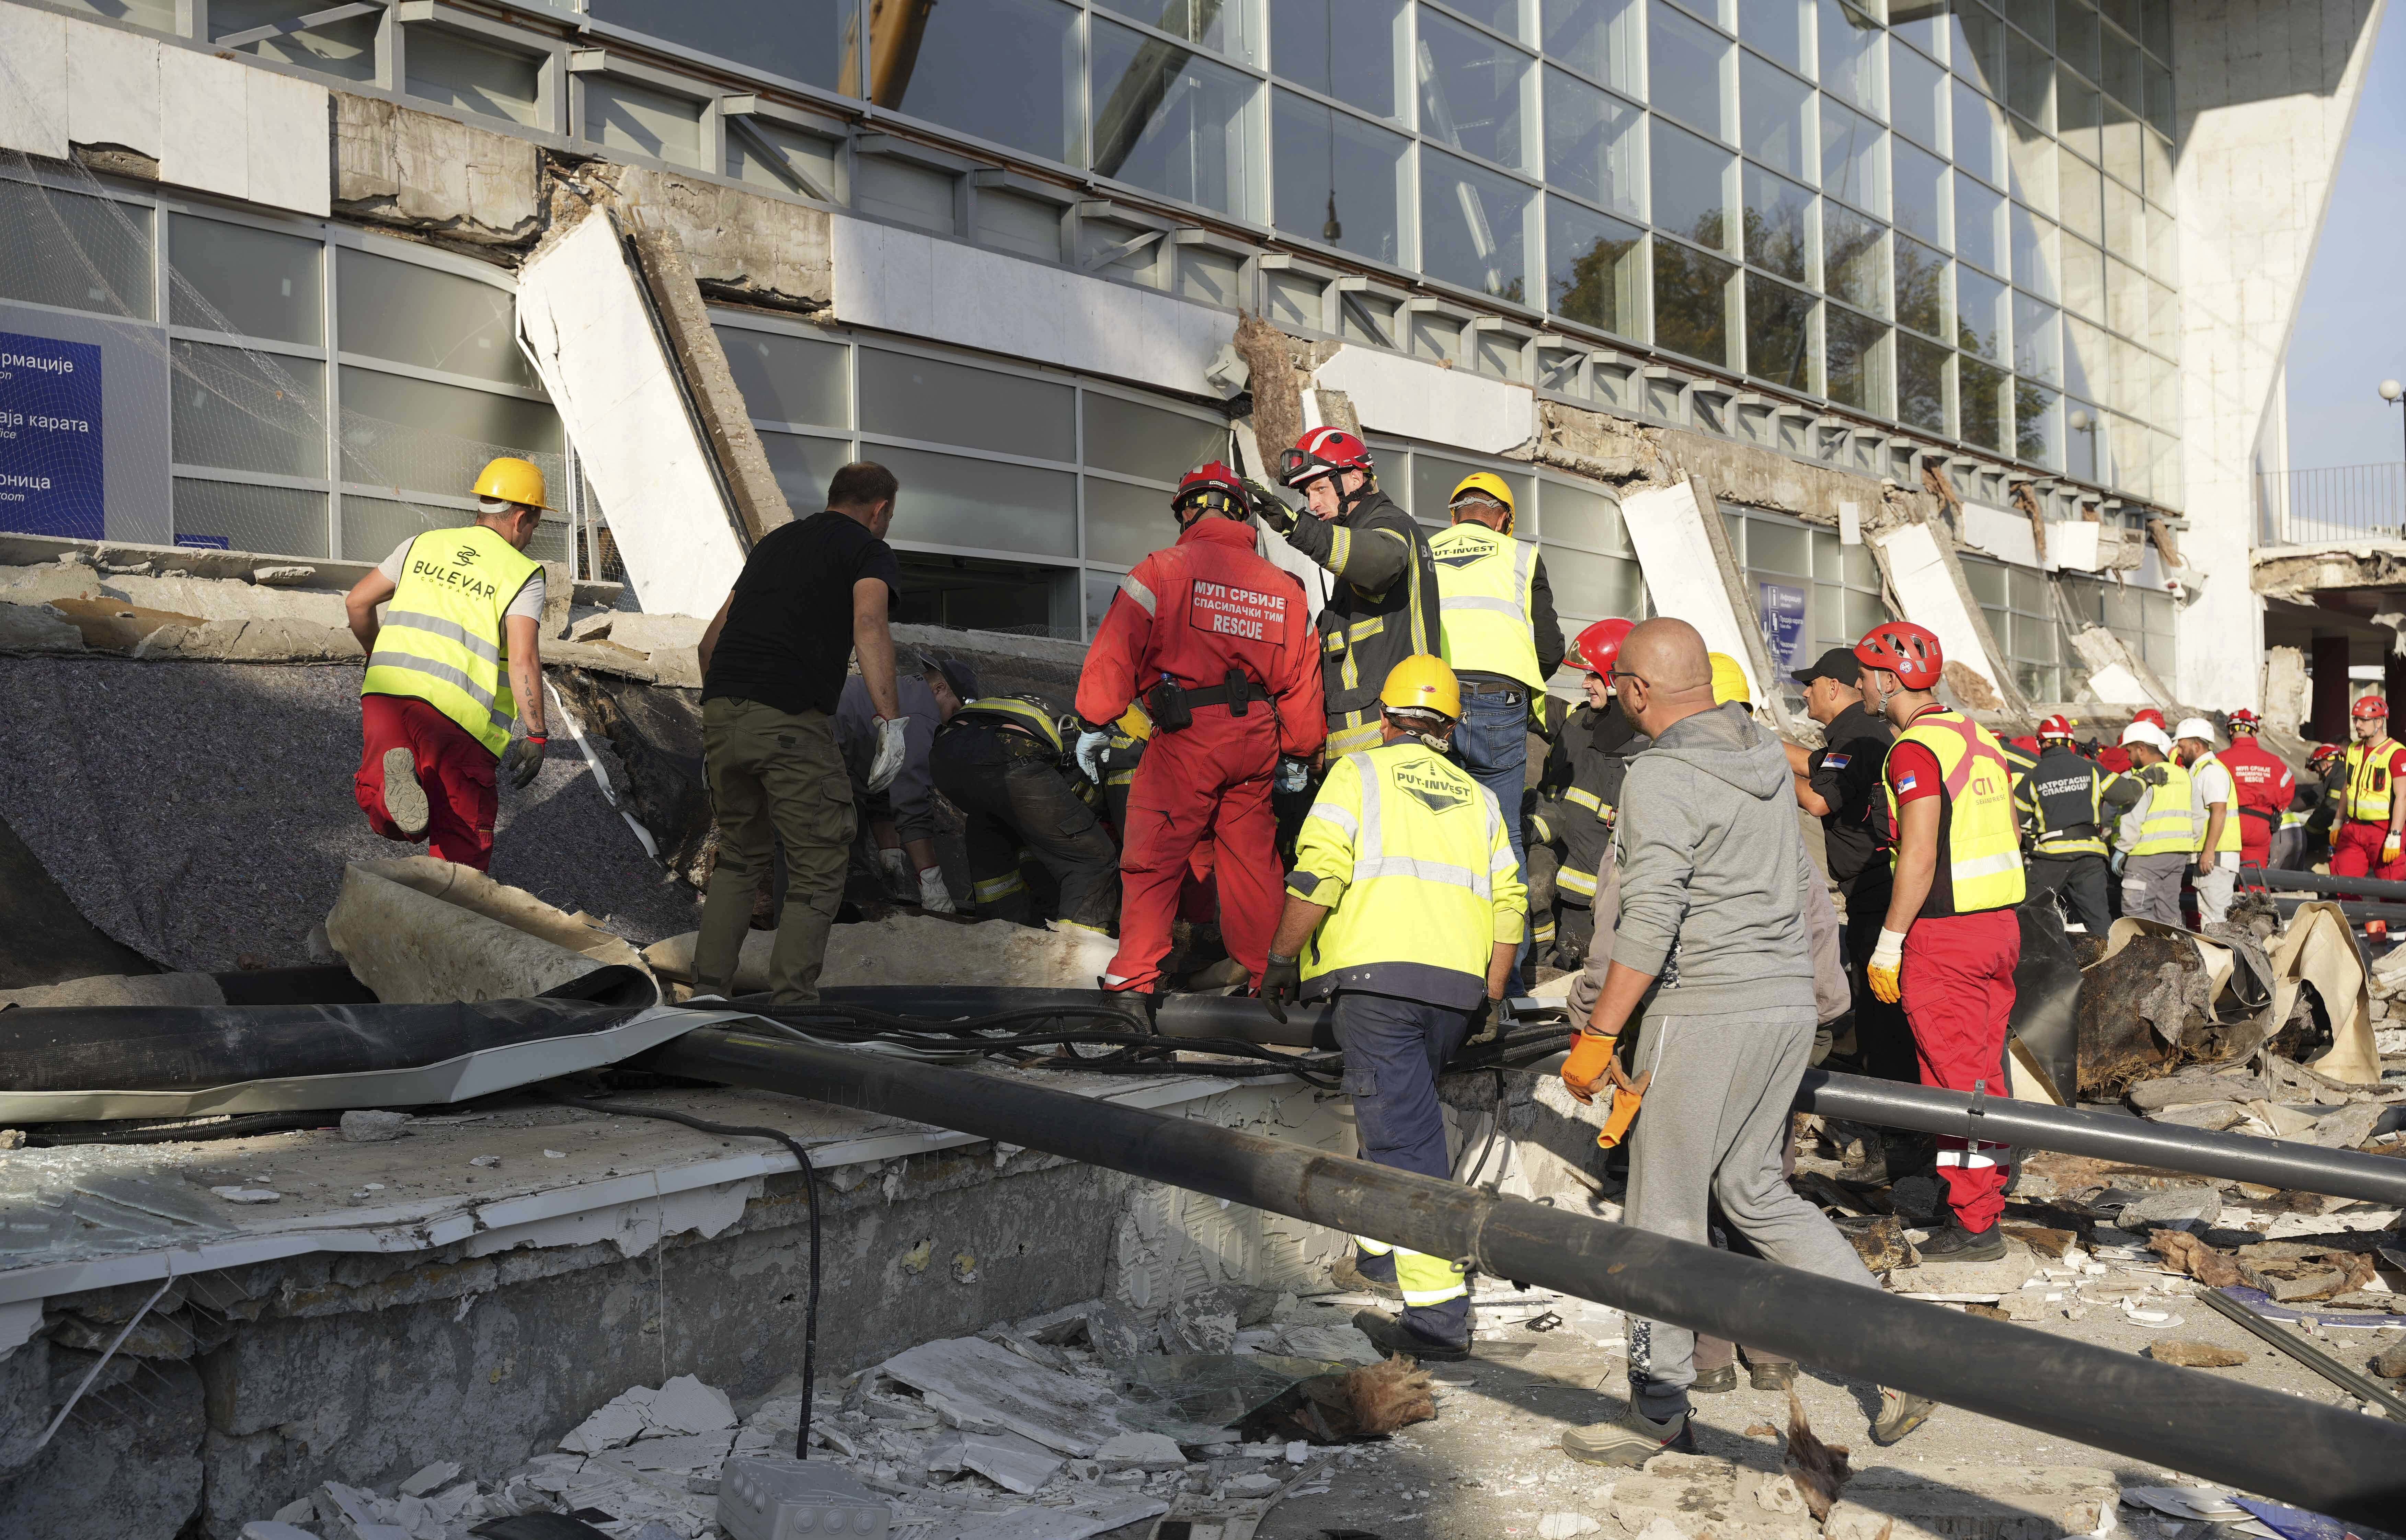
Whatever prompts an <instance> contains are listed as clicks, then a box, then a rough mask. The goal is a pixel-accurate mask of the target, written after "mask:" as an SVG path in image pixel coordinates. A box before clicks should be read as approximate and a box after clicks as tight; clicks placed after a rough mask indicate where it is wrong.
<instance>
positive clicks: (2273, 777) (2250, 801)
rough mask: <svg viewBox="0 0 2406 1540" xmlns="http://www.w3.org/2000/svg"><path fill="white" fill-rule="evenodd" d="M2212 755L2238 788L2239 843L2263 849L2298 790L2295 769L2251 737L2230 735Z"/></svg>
mask: <svg viewBox="0 0 2406 1540" xmlns="http://www.w3.org/2000/svg"><path fill="white" fill-rule="evenodd" d="M2215 758H2216V759H2219V760H2221V761H2222V768H2223V769H2224V770H2229V772H2230V779H2231V781H2232V783H2233V784H2236V785H2237V786H2238V788H2239V808H2238V812H2239V814H2240V816H2241V820H2242V821H2241V823H2240V825H2239V834H2240V841H2241V843H2242V844H2243V846H2244V848H2246V849H2248V850H2254V851H2261V850H2264V849H2265V848H2266V847H2268V846H2270V845H2271V844H2272V832H2273V830H2275V829H2277V828H2279V827H2281V817H2282V815H2283V814H2284V813H2286V812H2288V811H2289V803H2290V801H2291V800H2292V799H2294V798H2296V796H2297V794H2298V772H2297V771H2295V770H2291V769H2290V768H2289V765H2288V761H2286V760H2285V759H2283V758H2282V757H2281V756H2279V755H2277V754H2274V753H2272V751H2271V750H2269V749H2267V748H2264V747H2263V746H2262V745H2261V744H2259V743H2257V742H2256V740H2254V739H2253V738H2246V737H2240V738H2234V739H2232V740H2231V741H2230V746H2229V748H2227V749H2224V750H2223V751H2222V752H2220V753H2219V754H2216V755H2215Z"/></svg>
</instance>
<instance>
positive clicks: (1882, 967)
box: [1864, 926, 1904, 1005]
mask: <svg viewBox="0 0 2406 1540" xmlns="http://www.w3.org/2000/svg"><path fill="white" fill-rule="evenodd" d="M1864 971H1865V972H1867V973H1869V974H1870V975H1871V983H1872V993H1873V994H1874V995H1875V996H1879V998H1880V999H1882V1000H1884V1001H1886V1002H1887V1003H1888V1004H1889V1005H1894V1004H1896V1003H1897V1001H1898V1000H1900V999H1902V998H1903V997H1904V931H1902V930H1889V929H1888V928H1886V927H1885V926H1883V927H1882V928H1881V930H1880V933H1879V945H1877V946H1875V947H1874V948H1872V956H1871V962H1870V965H1869V966H1868V967H1867V968H1865V969H1864Z"/></svg>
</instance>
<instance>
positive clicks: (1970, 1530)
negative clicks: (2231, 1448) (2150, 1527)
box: [1821, 1465, 2122, 1540]
mask: <svg viewBox="0 0 2406 1540" xmlns="http://www.w3.org/2000/svg"><path fill="white" fill-rule="evenodd" d="M2121 1499H2122V1489H2121V1485H2120V1483H2119V1482H2118V1481H2117V1480H2116V1477H2115V1476H2114V1473H2113V1472H2111V1471H2107V1470H2101V1469H2098V1468H2095V1467H2093V1466H2086V1465H2053V1466H2049V1465H2037V1466H2018V1467H2017V1466H2006V1465H1998V1466H1988V1465H1942V1466H1922V1467H1918V1468H1917V1469H1914V1470H1910V1471H1907V1470H1901V1469H1899V1468H1897V1467H1895V1466H1889V1465H1878V1466H1874V1467H1873V1468H1871V1469H1869V1470H1866V1471H1862V1472H1860V1473H1858V1474H1857V1475H1856V1476H1855V1478H1854V1479H1853V1480H1852V1481H1850V1482H1848V1483H1847V1490H1846V1493H1845V1495H1844V1497H1842V1498H1841V1499H1840V1501H1839V1503H1838V1505H1837V1506H1836V1507H1834V1508H1833V1509H1831V1510H1830V1517H1829V1519H1827V1520H1826V1521H1825V1522H1824V1524H1823V1525H1822V1531H1821V1533H1822V1534H1823V1535H1824V1537H1825V1540H1883V1537H1885V1540H2058V1537H2059V1536H2072V1535H2088V1534H2098V1533H2103V1532H2104V1530H2105V1528H2106V1527H2107V1526H2108V1525H2110V1524H2111V1523H2112V1522H2113V1519H2114V1512H2115V1508H2116V1505H2118V1504H2119V1503H2120V1502H2121Z"/></svg>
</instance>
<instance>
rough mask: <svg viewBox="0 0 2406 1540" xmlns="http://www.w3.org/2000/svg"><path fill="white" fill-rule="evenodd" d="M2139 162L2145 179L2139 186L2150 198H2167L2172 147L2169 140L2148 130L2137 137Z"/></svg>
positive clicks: (2169, 187)
mask: <svg viewBox="0 0 2406 1540" xmlns="http://www.w3.org/2000/svg"><path fill="white" fill-rule="evenodd" d="M2139 160H2140V163H2141V169H2142V170H2143V171H2144V173H2145V174H2146V175H2145V179H2144V182H2143V183H2142V184H2141V185H2142V186H2144V188H2145V189H2146V192H2147V196H2149V197H2151V198H2169V197H2171V196H2172V144H2171V142H2170V141H2169V140H2167V139H2165V137H2164V136H2163V135H2162V134H2158V133H2157V132H2156V131H2155V130H2154V129H2152V128H2151V129H2148V130H2146V131H2145V132H2144V133H2142V134H2140V135H2139Z"/></svg>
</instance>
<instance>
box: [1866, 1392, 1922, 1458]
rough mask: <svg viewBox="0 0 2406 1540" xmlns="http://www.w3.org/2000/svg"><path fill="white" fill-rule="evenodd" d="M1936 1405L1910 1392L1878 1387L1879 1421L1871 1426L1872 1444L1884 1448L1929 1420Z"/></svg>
mask: <svg viewBox="0 0 2406 1540" xmlns="http://www.w3.org/2000/svg"><path fill="white" fill-rule="evenodd" d="M1937 1409H1938V1403H1937V1402H1935V1401H1932V1400H1931V1399H1930V1398H1929V1397H1928V1396H1926V1395H1915V1394H1914V1393H1913V1392H1910V1391H1896V1390H1890V1389H1889V1387H1887V1386H1886V1385H1883V1386H1881V1387H1880V1414H1879V1420H1878V1421H1876V1422H1875V1423H1873V1424H1872V1442H1873V1443H1875V1444H1877V1445H1879V1446H1881V1447H1882V1448H1886V1447H1887V1446H1889V1445H1890V1444H1893V1443H1896V1442H1897V1441H1898V1440H1899V1439H1902V1438H1903V1437H1904V1435H1905V1434H1909V1433H1911V1432H1912V1431H1913V1430H1914V1429H1916V1428H1918V1427H1919V1426H1921V1425H1922V1424H1923V1423H1924V1422H1927V1421H1929V1420H1930V1414H1931V1413H1932V1412H1934V1411H1936V1410H1937Z"/></svg>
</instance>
